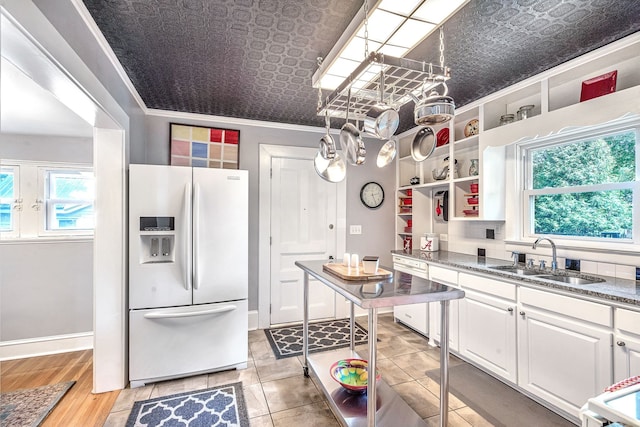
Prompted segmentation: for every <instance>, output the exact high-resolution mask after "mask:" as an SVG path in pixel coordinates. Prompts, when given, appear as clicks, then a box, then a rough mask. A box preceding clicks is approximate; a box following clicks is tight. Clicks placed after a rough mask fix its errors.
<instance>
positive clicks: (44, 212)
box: [36, 165, 95, 236]
mask: <svg viewBox="0 0 640 427" xmlns="http://www.w3.org/2000/svg"><path fill="white" fill-rule="evenodd" d="M62 171H70V172H92V171H93V168H91V167H86V166H79V165H62V166H60V165H56V166H53V165H47V166H38V192H39V197H38V200H37V201H36V203H37V204H38V205H39V207H38V210H39V211H40V218H39V220H38V235H39V236H92V235H93V229H57V230H55V229H49V228H48V224H49V223H50V222H51V221H53V220H54V216H55V215H54V212H53V211H52V210H51V206H54V205H55V204H56V203H66V202H70V201H75V200H67V199H52V198H51V197H50V195H49V194H48V193H49V189H50V187H49V185H50V183H49V174H50V173H52V172H62ZM93 203H95V200H94V201H93Z"/></svg>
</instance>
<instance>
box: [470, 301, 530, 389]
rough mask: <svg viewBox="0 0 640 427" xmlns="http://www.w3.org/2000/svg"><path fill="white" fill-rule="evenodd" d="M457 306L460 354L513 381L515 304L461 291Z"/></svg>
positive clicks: (514, 369) (514, 373) (514, 380)
mask: <svg viewBox="0 0 640 427" xmlns="http://www.w3.org/2000/svg"><path fill="white" fill-rule="evenodd" d="M465 293H466V294H465V298H464V299H463V300H461V301H460V303H459V310H460V312H459V320H460V325H459V332H460V354H461V355H463V356H465V357H466V358H468V359H469V360H470V361H472V362H473V363H476V364H478V365H480V366H482V367H484V368H485V369H488V370H490V371H492V372H494V373H496V374H497V375H499V376H500V377H502V378H503V379H505V380H507V381H511V382H513V383H515V382H516V380H517V378H516V366H517V365H516V315H515V303H512V302H508V301H503V300H501V299H498V298H494V297H491V296H488V295H485V294H482V293H478V292H474V291H469V290H465Z"/></svg>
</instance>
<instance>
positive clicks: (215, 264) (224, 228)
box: [193, 168, 249, 304]
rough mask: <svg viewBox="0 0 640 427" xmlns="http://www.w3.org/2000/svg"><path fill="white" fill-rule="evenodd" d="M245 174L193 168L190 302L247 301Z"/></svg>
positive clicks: (246, 199)
mask: <svg viewBox="0 0 640 427" xmlns="http://www.w3.org/2000/svg"><path fill="white" fill-rule="evenodd" d="M248 223H249V186H248V173H247V171H243V170H227V169H205V168H194V169H193V302H194V304H203V303H209V302H218V301H231V300H236V299H244V298H247V294H248V271H247V270H248V247H249V245H248V239H249V232H248Z"/></svg>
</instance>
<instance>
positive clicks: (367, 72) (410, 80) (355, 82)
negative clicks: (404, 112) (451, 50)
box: [317, 52, 451, 120]
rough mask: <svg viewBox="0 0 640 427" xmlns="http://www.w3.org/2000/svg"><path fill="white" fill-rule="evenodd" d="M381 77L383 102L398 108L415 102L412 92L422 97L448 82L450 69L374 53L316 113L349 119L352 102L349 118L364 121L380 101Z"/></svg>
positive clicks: (331, 94) (327, 98)
mask: <svg viewBox="0 0 640 427" xmlns="http://www.w3.org/2000/svg"><path fill="white" fill-rule="evenodd" d="M381 71H383V73H381ZM381 74H382V75H384V91H383V102H384V103H385V104H387V105H389V106H391V107H393V108H395V109H399V108H400V107H401V106H402V105H404V104H406V103H407V102H409V101H412V99H411V97H410V96H409V93H413V94H414V95H415V96H420V95H421V94H422V93H424V92H427V91H429V90H430V89H431V88H432V87H434V86H436V85H438V84H439V83H440V82H444V81H447V80H449V78H450V77H451V70H450V69H449V67H444V66H440V65H436V64H432V63H427V62H424V61H415V60H412V59H408V58H397V57H393V56H388V55H384V54H382V53H379V52H371V53H370V54H369V55H368V56H367V58H366V59H365V60H364V61H363V62H362V63H361V64H360V65H359V66H358V67H357V68H356V69H355V70H354V71H353V72H352V73H351V74H350V75H349V76H348V77H347V78H345V79H344V81H343V82H342V83H341V84H340V86H338V87H337V88H336V89H335V90H334V91H333V92H331V93H330V94H329V95H328V96H327V97H325V98H324V100H322V101H321V102H319V103H318V108H317V114H318V115H319V116H320V115H322V116H324V115H328V116H330V117H337V118H343V119H346V118H347V106H349V102H350V103H351V105H350V106H349V110H350V111H349V116H350V118H352V119H356V120H364V118H365V117H366V114H367V111H369V110H370V109H371V107H373V106H374V105H376V104H378V103H379V102H380V97H381V93H380V92H381V91H380V90H379V87H380V77H381ZM349 93H350V94H351V95H350V96H351V99H349Z"/></svg>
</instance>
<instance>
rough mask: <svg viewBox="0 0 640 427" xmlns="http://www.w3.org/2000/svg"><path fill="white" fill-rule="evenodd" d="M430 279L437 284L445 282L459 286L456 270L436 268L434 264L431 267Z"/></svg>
mask: <svg viewBox="0 0 640 427" xmlns="http://www.w3.org/2000/svg"><path fill="white" fill-rule="evenodd" d="M429 277H430V278H431V280H435V281H436V282H444V283H449V284H452V285H457V284H458V272H457V271H456V270H449V269H448V268H442V267H434V265H433V264H431V265H429Z"/></svg>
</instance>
